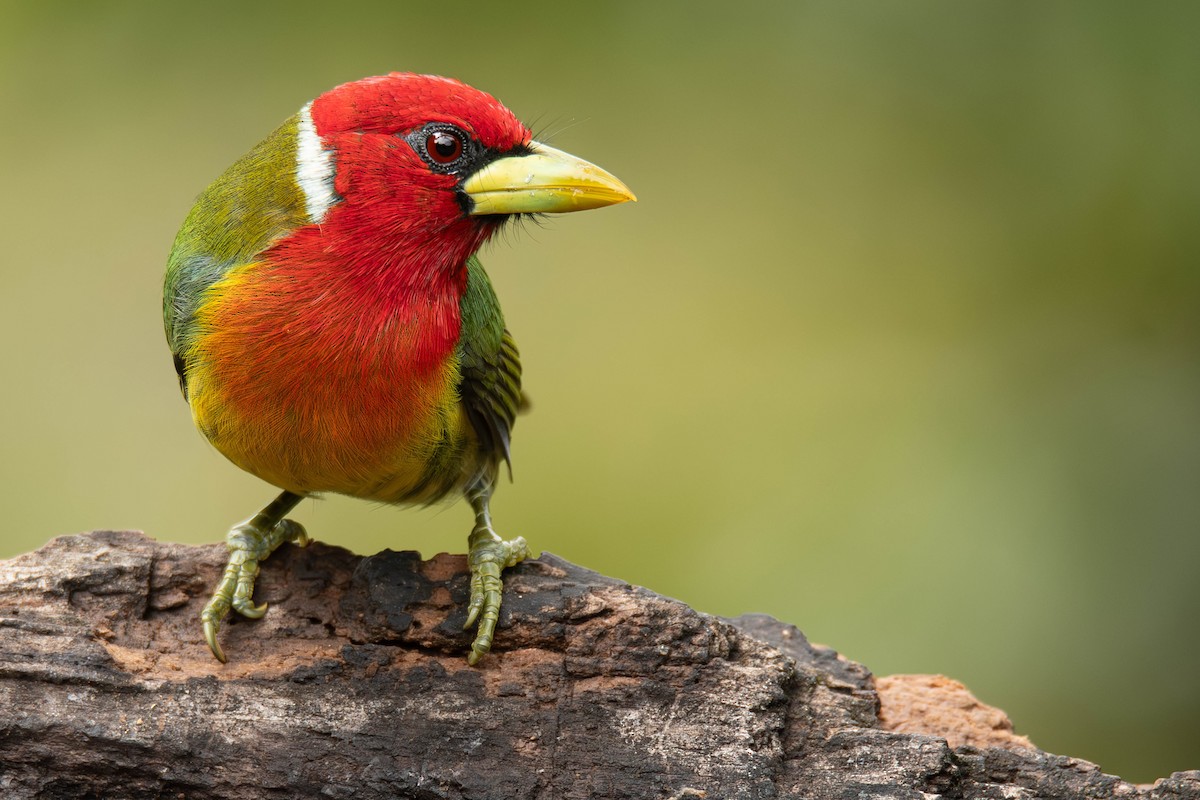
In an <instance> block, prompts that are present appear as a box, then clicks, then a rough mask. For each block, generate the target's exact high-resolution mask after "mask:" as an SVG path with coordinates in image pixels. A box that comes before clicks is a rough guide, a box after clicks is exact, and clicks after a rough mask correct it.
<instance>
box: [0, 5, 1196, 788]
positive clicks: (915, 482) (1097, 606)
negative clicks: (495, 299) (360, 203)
mask: <svg viewBox="0 0 1200 800" xmlns="http://www.w3.org/2000/svg"><path fill="white" fill-rule="evenodd" d="M1198 36H1200V4H1197V3H1194V2H1176V3H1125V2H1077V3H1059V2H978V3H958V2H910V3H893V2H823V3H813V2H788V3H778V4H754V3H751V4H737V6H736V8H735V7H734V4H731V3H711V4H709V3H694V2H689V3H676V4H667V3H663V4H650V3H640V2H629V3H611V4H569V5H568V4H558V3H556V4H548V3H547V4H539V3H528V2H527V3H522V4H520V5H512V4H488V5H471V4H463V3H454V4H449V3H419V4H413V3H399V2H387V3H366V4H363V3H359V4H342V5H337V4H329V3H305V2H289V3H286V4H242V3H221V2H216V3H213V2H209V3H202V4H190V5H185V4H156V3H141V4H123V3H95V4H85V3H71V4H61V5H60V4H56V3H50V2H39V3H32V2H31V3H11V2H10V3H4V4H2V5H0V101H2V102H0V119H2V124H0V186H2V187H3V191H2V192H0V220H3V222H2V223H0V224H2V229H3V242H4V250H5V252H4V255H3V257H2V262H0V264H2V266H0V269H2V276H3V284H2V288H0V341H2V342H3V344H2V345H0V348H2V349H0V370H2V374H3V387H4V388H3V391H2V392H0V416H2V418H3V420H4V424H3V429H2V430H3V432H2V434H0V436H2V438H0V446H2V449H3V458H2V459H0V479H2V482H0V485H3V487H4V488H3V493H4V494H3V497H4V513H5V517H6V521H5V524H4V534H3V538H2V539H0V557H7V556H10V555H12V554H16V553H19V552H22V551H25V550H28V549H32V548H35V547H37V546H39V545H40V544H42V543H43V542H44V541H45V540H47V539H48V538H50V537H52V536H55V535H58V534H63V533H70V532H75V531H82V530H87V529H93V528H136V529H142V530H145V531H147V532H148V533H150V534H152V535H154V536H155V537H158V538H160V539H164V540H173V541H183V542H216V541H220V540H221V539H222V537H223V536H224V533H225V531H226V530H227V528H228V527H229V525H230V524H232V523H233V522H235V521H237V520H239V519H242V518H244V517H246V516H248V515H249V514H250V513H252V512H253V511H255V510H256V509H257V508H259V507H260V506H261V505H262V504H264V503H265V502H266V501H267V500H268V499H270V498H271V497H272V496H273V490H272V489H271V488H270V487H268V486H266V485H265V484H262V483H261V482H259V481H258V480H257V479H255V478H253V477H251V476H249V475H246V474H243V473H241V472H240V471H239V470H237V469H236V468H235V467H233V466H232V465H230V464H228V463H227V462H225V461H224V459H223V458H222V457H221V456H220V455H219V454H217V453H216V452H215V451H214V450H213V449H212V448H210V447H209V446H208V445H207V444H205V443H204V442H203V440H202V439H201V437H200V436H199V435H198V434H197V433H196V432H195V431H194V430H193V428H192V425H191V421H190V417H189V414H188V411H187V408H186V406H185V405H184V403H183V401H182V400H181V399H180V397H179V393H178V388H177V386H176V382H175V376H174V373H173V371H172V368H171V361H170V357H169V355H168V353H167V349H166V345H165V343H164V341H163V334H162V330H161V321H160V313H159V304H160V299H159V298H160V285H161V275H162V269H163V265H164V263H165V259H166V255H167V251H168V249H169V247H170V244H171V241H172V239H173V237H174V235H175V231H176V229H177V227H178V225H179V223H180V222H181V221H182V219H183V217H184V215H185V214H186V212H187V210H188V208H189V207H190V205H191V203H192V201H193V199H194V198H195V196H196V195H197V194H198V193H199V192H200V190H201V189H202V188H203V187H204V186H205V185H206V184H207V183H208V182H209V181H210V180H212V179H213V178H214V177H216V175H217V174H218V173H219V172H220V171H221V170H222V169H224V167H225V166H226V165H227V164H229V163H230V162H231V161H232V160H233V159H234V158H236V157H237V156H238V155H240V154H241V153H242V152H244V151H245V150H247V149H248V148H249V147H250V146H251V145H252V144H254V142H256V141H257V140H258V139H259V138H261V137H262V136H263V135H265V134H266V133H267V132H269V131H270V130H271V129H272V128H273V127H274V126H275V125H276V124H277V123H278V122H280V121H281V120H282V119H284V118H285V117H287V116H288V115H289V114H291V113H292V112H294V111H295V110H296V109H297V108H299V107H300V105H301V104H302V103H304V102H305V101H306V100H308V99H309V98H311V97H312V96H314V95H316V94H318V93H320V92H322V91H324V90H326V89H328V88H330V87H332V86H334V85H336V84H338V83H341V82H343V81H347V80H352V79H354V78H358V77H362V76H365V75H370V74H376V73H381V72H386V71H390V70H416V71H426V72H436V73H442V74H447V75H453V76H456V77H459V78H462V79H464V80H466V81H468V82H470V83H473V84H475V85H477V86H479V87H481V88H484V89H486V90H488V91H490V92H492V93H494V94H496V95H497V96H498V97H500V98H501V99H502V100H503V101H504V102H505V103H506V104H507V105H508V106H509V107H510V108H512V109H513V110H515V111H516V112H517V113H518V114H519V115H520V116H522V117H523V118H524V119H526V120H527V121H529V122H531V123H532V124H533V125H534V127H535V128H538V129H541V130H544V131H548V132H549V134H550V138H551V140H552V141H553V143H554V144H556V145H557V146H559V147H562V148H564V149H566V150H569V151H571V152H574V153H577V154H579V155H582V156H584V157H586V158H589V159H592V160H594V161H596V162H597V163H599V164H601V165H602V166H604V167H606V168H608V169H610V170H611V171H613V172H614V173H616V174H617V175H619V176H620V177H621V178H622V179H624V180H625V181H626V182H627V183H628V184H629V185H630V186H631V187H632V188H633V189H634V191H636V192H637V194H638V196H639V198H640V202H639V203H638V204H637V205H626V206H621V207H619V208H615V209H607V210H604V211H599V212H593V213H590V214H585V215H578V216H572V217H569V218H559V219H555V220H553V221H552V222H551V223H550V224H547V225H546V226H544V227H529V228H527V229H526V230H525V231H524V232H523V233H521V234H520V235H516V236H511V237H505V238H504V239H503V240H502V241H499V242H497V243H495V244H493V245H492V246H491V247H490V248H489V250H488V251H487V252H486V253H485V259H484V260H485V263H486V264H487V265H488V268H489V271H490V272H491V275H492V277H493V280H494V282H495V284H496V285H497V290H498V292H499V293H500V296H501V298H502V299H503V301H504V304H505V310H506V313H507V316H508V320H509V324H510V327H511V328H512V330H513V331H514V333H515V334H516V336H517V339H518V341H519V343H520V346H521V350H522V353H523V356H524V361H525V364H526V380H527V386H528V389H529V391H530V393H531V395H532V397H533V398H534V402H535V413H533V414H532V415H530V416H528V417H526V418H523V419H522V420H521V422H520V424H519V425H518V427H517V431H516V439H515V465H516V470H515V471H516V478H517V480H516V485H515V486H505V487H503V488H502V489H501V491H500V494H499V497H498V501H497V504H496V506H495V511H496V517H497V520H498V522H499V524H500V526H501V527H500V530H501V531H502V532H507V533H508V534H509V535H515V534H517V533H520V534H523V535H524V536H526V537H527V538H528V539H529V540H530V542H531V543H532V544H533V545H534V547H537V548H544V549H547V550H550V551H553V552H555V553H558V554H560V555H562V556H565V557H567V558H569V559H571V560H574V561H577V562H580V563H582V564H584V565H587V566H589V567H591V568H594V569H596V570H599V571H600V572H604V573H607V574H610V575H614V576H618V577H620V578H623V579H626V580H629V581H631V582H634V583H638V584H642V585H645V586H648V587H650V588H652V589H654V590H657V591H659V592H662V593H664V594H667V595H671V596H674V597H678V598H681V599H683V600H685V601H687V602H689V603H691V604H693V605H694V606H696V607H697V608H699V609H702V610H704V611H709V612H712V613H716V614H723V615H735V614H739V613H742V612H746V611H761V612H767V613H770V614H773V615H775V616H777V617H779V618H780V619H783V620H787V621H789V622H794V623H796V624H797V625H798V626H800V627H801V628H802V629H803V630H804V631H805V632H806V633H807V634H808V635H809V636H810V637H811V638H813V639H814V640H816V641H820V642H825V643H828V644H830V645H832V646H834V647H836V648H837V649H839V650H840V651H842V652H844V653H845V654H846V655H847V656H849V657H851V658H854V659H856V660H859V661H862V662H864V663H865V664H867V665H868V666H869V667H871V668H872V669H873V670H874V671H875V672H877V673H879V674H889V673H896V672H941V673H945V674H948V675H951V676H953V677H955V678H958V679H960V680H962V681H964V682H966V683H967V684H968V685H969V686H970V687H971V689H973V690H974V691H975V692H976V694H977V695H978V696H979V697H980V698H981V699H983V700H984V701H986V702H989V703H993V704H995V705H998V706H1000V707H1002V708H1004V709H1005V710H1006V711H1007V712H1008V713H1009V714H1010V715H1011V716H1012V718H1013V719H1014V721H1015V723H1016V726H1017V729H1018V731H1019V732H1022V733H1025V734H1028V735H1029V736H1030V737H1031V738H1032V739H1033V740H1034V741H1035V742H1036V743H1037V744H1038V745H1040V746H1041V747H1043V748H1046V749H1048V750H1051V751H1054V752H1059V753H1065V754H1070V755H1075V756H1080V757H1084V758H1087V759H1089V760H1093V761H1096V762H1098V763H1099V764H1100V765H1101V766H1102V767H1103V768H1104V769H1105V770H1106V771H1110V772H1115V773H1118V774H1121V775H1122V776H1124V777H1126V778H1129V779H1133V780H1150V779H1153V778H1154V777H1158V776H1162V775H1166V774H1168V773H1169V772H1171V771H1174V770H1181V769H1186V768H1200V680H1197V678H1198V676H1200V626H1198V625H1197V618H1198V615H1200V580H1198V578H1197V575H1198V571H1200V313H1198V312H1200V220H1198V219H1197V217H1198V212H1200V157H1198V148H1200V94H1198V91H1200V88H1198V87H1200V47H1197V44H1196V42H1197V39H1198ZM297 516H298V518H299V519H301V520H302V521H304V522H305V523H306V524H307V525H308V526H309V529H310V531H312V532H313V533H314V534H315V535H316V536H317V537H319V538H321V539H324V540H326V541H329V542H335V543H340V544H343V545H345V546H347V547H349V548H351V549H353V550H356V551H358V552H363V553H366V552H374V551H376V550H378V549H381V548H384V547H392V548H396V549H419V550H420V551H421V552H423V553H425V554H426V555H431V554H433V553H436V552H439V551H442V550H450V551H453V552H462V551H463V550H464V549H465V542H466V534H467V533H468V530H469V527H470V514H469V513H468V510H467V509H466V508H465V506H462V505H455V506H450V507H446V508H436V509H429V510H415V511H414V510H407V511H404V510H395V509H390V508H380V507H377V506H373V505H370V504H367V503H362V502H358V501H352V500H348V499H345V498H336V497H335V498H329V499H327V500H323V501H319V502H306V503H305V504H304V505H303V506H302V507H301V509H300V511H299V513H298V514H297Z"/></svg>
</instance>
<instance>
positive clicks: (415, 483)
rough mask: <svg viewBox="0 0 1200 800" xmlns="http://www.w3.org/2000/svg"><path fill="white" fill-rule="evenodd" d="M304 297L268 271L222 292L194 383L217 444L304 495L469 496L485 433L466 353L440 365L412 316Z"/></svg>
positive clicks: (204, 334)
mask: <svg viewBox="0 0 1200 800" xmlns="http://www.w3.org/2000/svg"><path fill="white" fill-rule="evenodd" d="M281 285H284V286H287V289H289V290H292V295H293V296H283V297H281V296H280V291H281ZM294 295H295V289H294V285H287V284H280V282H279V276H278V275H272V273H271V271H270V270H265V269H262V268H261V267H260V266H259V265H250V266H249V267H241V268H238V269H236V270H233V271H231V272H230V273H229V274H228V275H227V276H226V277H225V278H223V279H222V280H221V281H219V282H218V283H216V284H214V286H213V287H212V288H211V289H210V291H209V292H208V294H207V298H206V301H205V302H204V303H203V304H202V305H201V307H200V309H199V311H198V313H197V317H196V319H197V331H198V335H197V337H196V338H195V340H194V342H193V345H192V348H191V352H190V355H191V359H190V362H189V369H188V376H187V378H188V399H189V402H190V403H191V407H192V416H193V419H194V420H195V422H196V426H197V427H198V428H199V429H200V430H201V431H202V432H203V433H204V435H205V436H206V437H207V438H208V440H209V441H210V442H212V444H213V445H214V446H215V447H216V448H217V449H218V450H219V451H220V452H221V453H222V454H224V455H225V456H226V457H227V458H229V460H231V461H232V462H233V463H235V464H237V465H238V466H239V467H241V468H242V469H244V470H246V471H247V472H250V473H253V474H254V475H257V476H258V477H260V478H262V479H263V480H265V481H267V482H269V483H272V484H274V485H276V486H278V487H280V488H282V489H287V490H288V491H291V492H295V493H297V494H312V493H317V492H336V493H339V494H347V495H352V496H354V497H362V498H367V499H372V500H379V501H383V502H425V501H430V500H433V499H436V498H437V497H439V496H441V495H442V494H445V493H446V492H447V491H449V490H450V489H451V488H454V486H457V485H461V483H462V482H463V480H464V479H465V478H464V473H465V471H466V469H467V468H468V465H467V464H466V463H465V462H466V461H467V453H469V452H471V451H472V448H471V447H470V444H471V442H472V441H473V432H472V431H471V426H470V423H469V421H468V419H467V417H466V414H465V411H464V410H463V409H462V406H461V404H460V402H459V398H458V394H457V388H456V387H457V384H458V375H459V372H458V360H457V357H456V356H455V354H454V352H453V350H452V349H451V350H450V351H449V352H447V353H445V354H443V356H442V357H441V358H430V356H429V350H430V346H429V343H428V341H427V338H424V337H423V336H422V333H423V330H424V329H423V328H422V324H423V321H422V319H421V314H420V313H413V309H411V308H399V309H396V310H395V312H394V313H393V314H391V315H381V313H380V311H379V309H376V308H369V309H364V308H362V307H355V306H354V305H353V304H349V303H345V302H342V303H328V304H326V305H324V306H323V305H322V304H321V303H319V302H314V301H313V300H312V299H308V302H307V303H306V302H305V300H306V299H307V298H304V297H297V296H294ZM334 296H336V294H335V295H334ZM319 299H320V298H317V300H319ZM425 305H428V304H425ZM297 309H302V310H303V311H301V312H299V313H298V312H297Z"/></svg>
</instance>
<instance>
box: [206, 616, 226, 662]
mask: <svg viewBox="0 0 1200 800" xmlns="http://www.w3.org/2000/svg"><path fill="white" fill-rule="evenodd" d="M220 629H221V623H220V621H219V620H213V619H206V620H204V641H206V642H208V649H209V650H211V651H212V654H213V655H214V656H216V657H217V661H220V662H221V663H222V664H224V663H225V662H227V661H228V660H229V659H227V658H225V651H224V650H222V649H221V645H220V643H219V642H217V631H219V630H220Z"/></svg>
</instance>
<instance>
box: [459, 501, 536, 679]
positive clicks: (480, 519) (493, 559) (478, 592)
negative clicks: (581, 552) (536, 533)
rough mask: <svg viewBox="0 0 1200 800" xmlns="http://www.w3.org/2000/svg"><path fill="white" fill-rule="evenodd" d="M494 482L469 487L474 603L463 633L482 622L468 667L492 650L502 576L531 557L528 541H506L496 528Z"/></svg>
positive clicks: (468, 557)
mask: <svg viewBox="0 0 1200 800" xmlns="http://www.w3.org/2000/svg"><path fill="white" fill-rule="evenodd" d="M493 484H494V482H493V481H492V480H491V479H490V478H480V479H479V480H477V481H475V482H474V483H473V484H472V485H471V486H469V487H467V491H466V495H467V500H468V501H469V502H470V503H471V508H473V509H475V527H474V529H472V531H471V536H470V537H469V538H468V539H467V545H468V548H469V550H468V554H467V563H468V564H469V565H470V567H471V602H470V604H469V605H468V606H467V622H466V624H465V625H463V630H469V629H470V628H471V627H472V626H474V625H475V623H476V621H478V622H479V629H478V630H477V631H476V633H475V641H474V642H472V643H471V654H470V655H468V656H467V663H468V664H475V663H476V662H478V661H479V659H480V658H482V657H483V656H484V655H485V654H486V653H487V652H488V651H489V650H491V649H492V637H493V636H494V635H495V633H496V620H498V619H499V618H500V597H501V593H502V592H503V591H504V582H503V581H501V580H500V572H501V570H503V569H504V568H505V567H511V566H515V565H516V564H518V563H520V562H521V561H524V560H525V559H526V558H528V557H529V545H527V544H525V539H524V537H521V536H518V537H517V538H515V539H513V540H512V541H507V542H506V541H504V540H503V539H501V538H500V536H499V535H498V534H497V533H496V531H495V530H494V529H493V528H492V515H491V512H489V511H488V502H489V501H490V500H491V499H492V486H493Z"/></svg>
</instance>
